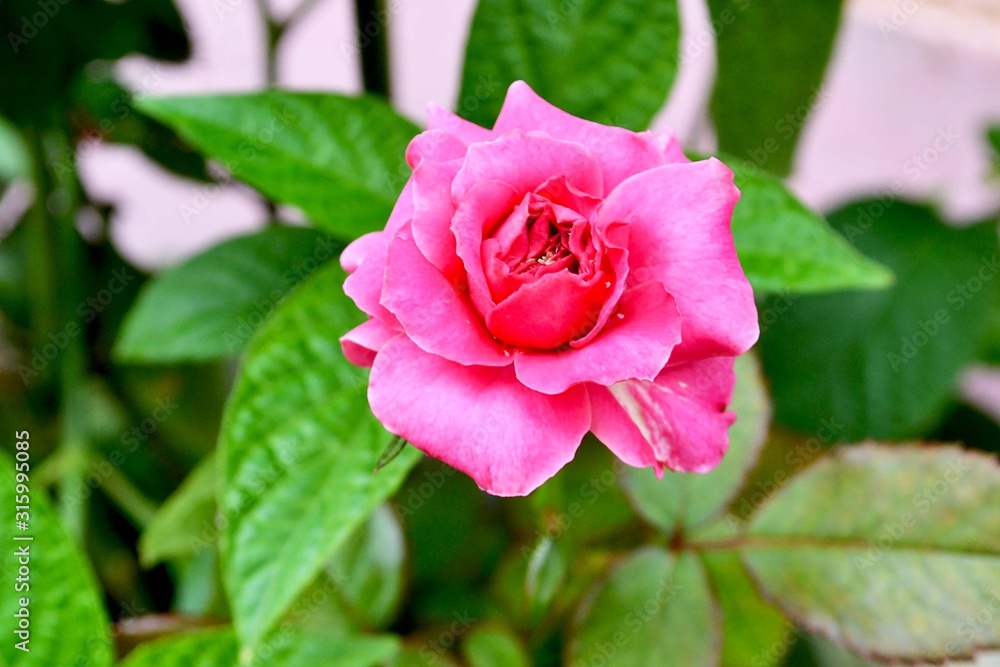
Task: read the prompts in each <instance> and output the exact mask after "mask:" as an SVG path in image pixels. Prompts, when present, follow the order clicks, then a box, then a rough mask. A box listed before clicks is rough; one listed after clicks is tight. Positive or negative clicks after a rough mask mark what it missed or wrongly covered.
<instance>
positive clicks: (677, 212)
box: [599, 159, 759, 361]
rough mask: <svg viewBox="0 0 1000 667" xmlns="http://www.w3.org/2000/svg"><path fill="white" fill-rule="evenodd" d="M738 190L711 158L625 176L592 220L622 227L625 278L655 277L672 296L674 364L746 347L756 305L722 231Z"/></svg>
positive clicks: (754, 332) (752, 335)
mask: <svg viewBox="0 0 1000 667" xmlns="http://www.w3.org/2000/svg"><path fill="white" fill-rule="evenodd" d="M738 199H739V190H737V189H736V186H735V185H733V175H732V172H731V171H730V170H729V169H728V168H727V167H726V166H725V165H724V164H722V163H721V162H719V161H718V160H715V159H710V160H706V161H703V162H692V163H688V164H672V165H667V166H663V167H658V168H656V169H653V170H651V171H647V172H645V173H643V174H639V175H638V176H633V177H632V178H630V179H628V180H627V181H625V182H624V183H622V184H621V185H620V186H618V187H617V188H615V190H614V192H612V193H611V194H610V195H609V196H608V198H607V199H606V200H605V201H604V205H603V206H602V207H601V211H600V213H599V221H600V222H602V223H605V224H608V223H611V222H614V221H625V222H627V223H628V225H629V271H630V275H629V282H630V284H639V283H643V282H647V281H650V280H657V281H659V282H661V283H663V285H664V286H665V287H666V288H667V291H668V292H670V294H672V295H673V297H674V298H675V299H676V300H677V308H678V310H680V313H681V319H682V322H683V324H682V327H681V339H682V341H681V344H680V345H679V346H678V347H677V349H676V350H675V352H674V361H685V360H690V359H699V358H705V357H714V356H734V355H738V354H742V353H743V352H746V351H747V350H748V349H750V347H751V346H752V345H753V344H754V343H755V342H756V341H757V336H758V333H759V330H758V326H757V308H756V306H755V305H754V300H753V290H752V289H751V287H750V283H749V282H748V281H747V279H746V275H745V274H744V273H743V269H742V267H741V266H740V262H739V259H738V258H737V256H736V247H735V246H734V244H733V236H732V233H731V231H730V228H729V223H730V219H731V217H732V211H733V207H734V206H735V205H736V202H737V200H738Z"/></svg>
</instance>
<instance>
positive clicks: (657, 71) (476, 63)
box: [458, 0, 680, 130]
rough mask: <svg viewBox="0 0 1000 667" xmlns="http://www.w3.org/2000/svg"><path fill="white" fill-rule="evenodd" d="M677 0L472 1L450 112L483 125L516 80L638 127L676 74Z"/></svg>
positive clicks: (562, 102) (576, 110) (592, 114)
mask: <svg viewBox="0 0 1000 667" xmlns="http://www.w3.org/2000/svg"><path fill="white" fill-rule="evenodd" d="M679 36H680V24H679V19H678V13H677V3H676V0H624V1H621V2H601V1H600V0H577V1H575V2H564V1H563V0H541V1H538V0H533V1H529V0H480V2H479V6H478V8H477V9H476V14H475V16H474V17H473V19H472V28H471V32H470V35H469V42H468V46H467V47H466V52H465V66H464V69H463V71H462V90H461V92H460V94H459V103H458V107H459V113H460V114H461V115H463V116H464V117H466V118H468V119H469V120H471V121H473V122H475V123H478V124H479V125H482V126H484V127H492V125H493V121H494V120H495V119H496V117H497V114H498V113H499V112H500V107H501V105H502V103H503V99H504V94H505V93H506V91H507V86H508V85H510V84H511V83H512V82H513V81H516V80H518V79H521V80H524V81H526V82H527V83H528V84H529V85H530V86H531V87H532V88H534V90H535V92H537V93H538V94H539V95H541V96H542V97H544V98H545V99H546V100H548V101H549V102H551V103H552V104H554V105H556V106H557V107H559V108H561V109H564V110H566V111H568V112H569V113H572V114H574V115H577V116H580V117H582V118H587V119H590V120H593V121H597V122H600V123H606V124H613V125H620V126H622V127H627V128H630V129H633V130H644V129H646V128H647V127H648V126H649V123H650V121H651V120H652V118H653V116H654V114H656V112H657V111H659V109H660V108H661V107H662V106H663V105H664V104H665V103H666V100H667V95H668V93H669V92H670V87H671V85H672V84H673V81H674V77H675V76H676V74H677V61H678V43H679Z"/></svg>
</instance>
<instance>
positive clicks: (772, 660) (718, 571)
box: [701, 551, 797, 667]
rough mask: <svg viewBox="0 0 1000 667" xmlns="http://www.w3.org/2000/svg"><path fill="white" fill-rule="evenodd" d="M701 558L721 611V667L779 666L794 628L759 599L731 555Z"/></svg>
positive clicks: (719, 553) (708, 554)
mask: <svg viewBox="0 0 1000 667" xmlns="http://www.w3.org/2000/svg"><path fill="white" fill-rule="evenodd" d="M701 558H702V562H703V563H704V564H705V568H706V570H708V576H709V579H710V580H711V582H712V590H713V591H715V594H716V595H717V596H718V598H719V604H720V606H721V607H722V627H723V632H722V662H721V663H720V665H721V667H748V666H750V665H753V666H754V667H759V666H764V665H772V666H777V665H781V664H782V660H783V659H784V657H785V654H786V653H787V652H788V649H789V648H790V647H791V646H792V645H793V644H794V643H795V640H796V639H797V634H796V628H795V624H794V623H792V622H791V621H790V620H788V619H787V618H785V617H784V615H782V613H781V612H780V611H778V609H777V608H776V607H774V606H772V605H770V604H768V603H767V602H765V601H764V600H763V599H762V598H761V596H760V593H758V592H757V589H756V588H755V587H754V584H753V582H752V581H751V580H750V577H749V575H748V574H747V573H746V570H745V569H744V568H743V564H742V563H741V562H740V559H739V556H737V555H736V554H735V553H732V552H726V551H706V552H704V553H702V554H701Z"/></svg>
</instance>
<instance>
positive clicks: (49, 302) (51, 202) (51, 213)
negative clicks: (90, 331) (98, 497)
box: [28, 130, 87, 541]
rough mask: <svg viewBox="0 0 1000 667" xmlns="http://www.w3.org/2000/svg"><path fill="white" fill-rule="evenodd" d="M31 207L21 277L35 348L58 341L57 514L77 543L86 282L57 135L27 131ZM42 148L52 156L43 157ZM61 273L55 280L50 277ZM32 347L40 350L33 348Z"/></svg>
mask: <svg viewBox="0 0 1000 667" xmlns="http://www.w3.org/2000/svg"><path fill="white" fill-rule="evenodd" d="M28 145H29V149H30V152H31V157H32V166H33V177H34V184H35V202H34V205H33V208H32V212H31V216H30V218H29V224H30V226H31V228H32V233H31V234H30V237H31V240H30V253H31V257H32V259H31V261H30V262H29V265H30V266H31V267H32V268H33V273H32V275H31V276H30V278H29V283H30V288H29V289H31V295H32V298H33V300H32V303H33V313H34V314H35V315H34V316H33V329H34V332H33V333H34V336H35V344H36V346H39V345H42V344H43V341H44V342H47V339H48V338H49V337H51V336H53V335H56V334H59V335H62V336H63V340H64V341H65V342H64V343H63V344H60V347H61V348H62V349H61V351H60V352H59V356H58V357H57V364H58V366H57V367H58V372H59V410H60V413H59V420H60V422H59V424H60V436H59V440H60V441H59V449H58V452H59V455H60V456H61V457H62V458H63V460H64V462H66V463H67V465H66V466H65V468H64V470H63V472H64V474H63V475H62V476H61V478H60V488H59V514H60V517H61V518H62V520H63V522H64V523H65V525H66V528H67V530H68V531H69V533H70V534H71V535H72V536H73V537H74V538H76V539H77V540H78V541H80V540H82V539H83V536H84V525H85V523H86V497H87V494H86V493H85V491H86V488H85V485H86V482H85V479H84V474H85V465H84V464H83V462H84V460H85V457H86V451H87V442H86V435H85V421H86V414H85V413H84V408H83V401H82V398H83V393H82V392H83V387H82V383H83V378H84V377H85V375H86V369H87V351H86V339H87V336H86V331H85V325H84V323H83V322H82V320H81V316H80V314H79V308H78V307H79V305H80V304H81V303H82V302H83V298H84V290H85V285H86V279H85V273H84V252H85V250H84V245H83V243H84V242H83V239H82V238H81V237H80V235H79V234H78V233H77V230H76V217H75V216H76V210H77V205H78V201H79V186H78V183H77V180H76V171H75V167H76V165H75V160H74V155H73V153H72V147H71V145H70V142H69V140H68V138H67V136H66V134H65V132H63V131H51V132H47V133H43V132H41V131H39V130H31V131H30V132H29V136H28ZM47 148H48V149H50V150H51V151H52V155H51V158H50V155H49V152H48V150H47ZM57 275H62V276H63V277H64V278H63V279H62V280H57ZM37 349H40V348H37Z"/></svg>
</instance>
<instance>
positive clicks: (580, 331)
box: [480, 192, 615, 349]
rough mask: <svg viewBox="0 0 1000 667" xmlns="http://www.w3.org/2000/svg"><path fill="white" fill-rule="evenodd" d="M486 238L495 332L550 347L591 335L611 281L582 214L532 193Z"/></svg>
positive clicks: (522, 343)
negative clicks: (494, 305)
mask: <svg viewBox="0 0 1000 667" xmlns="http://www.w3.org/2000/svg"><path fill="white" fill-rule="evenodd" d="M484 237H485V238H484V241H483V244H482V246H481V249H480V250H481V255H480V256H481V260H482V266H483V272H484V274H485V276H486V283H487V286H488V287H489V290H490V296H491V297H492V299H493V302H494V303H495V304H496V308H495V309H492V311H491V312H490V313H488V314H487V327H488V328H490V330H491V333H493V335H494V336H496V337H497V338H499V339H501V340H503V341H504V342H507V343H510V344H512V345H517V346H520V347H531V348H537V349H551V348H555V347H559V346H561V345H565V344H566V343H568V342H570V341H571V340H574V339H577V338H580V337H582V336H585V335H586V334H587V333H589V331H590V330H591V329H592V328H593V326H594V323H595V322H596V321H597V319H598V318H597V316H598V314H599V313H600V310H601V307H602V306H603V305H604V302H605V300H606V299H607V297H608V295H609V294H610V293H611V287H612V285H613V283H614V282H615V281H614V275H613V271H612V266H611V263H610V262H609V261H608V260H607V258H606V257H605V252H604V249H603V248H602V247H601V245H600V244H598V243H595V240H594V236H593V230H592V228H591V222H590V220H589V219H588V218H587V217H585V216H584V215H582V214H581V213H579V212H578V211H575V210H573V209H572V208H569V207H567V206H563V205H561V204H557V203H555V202H553V201H552V200H550V199H549V198H548V197H546V196H544V195H542V194H540V193H538V192H532V193H528V194H527V195H525V196H524V198H523V199H522V200H521V202H520V203H519V204H518V205H517V206H516V207H515V208H514V210H513V211H511V213H510V214H509V215H508V216H507V217H506V218H505V219H504V220H502V221H501V222H499V223H497V224H495V225H493V228H492V229H485V230H484Z"/></svg>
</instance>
